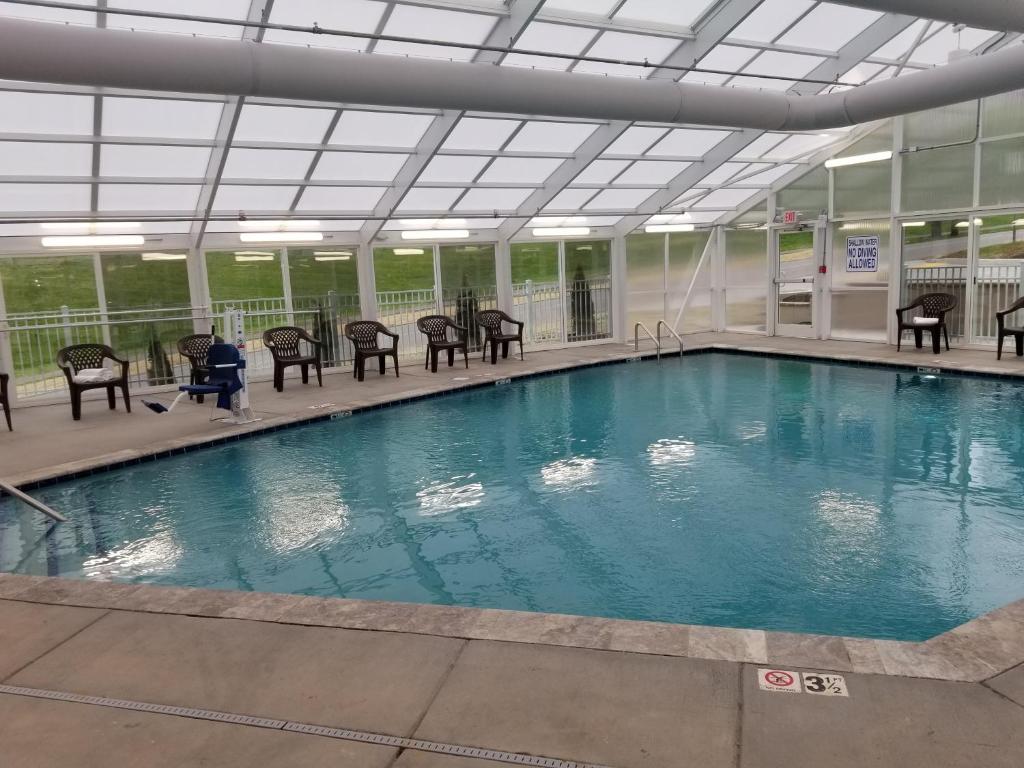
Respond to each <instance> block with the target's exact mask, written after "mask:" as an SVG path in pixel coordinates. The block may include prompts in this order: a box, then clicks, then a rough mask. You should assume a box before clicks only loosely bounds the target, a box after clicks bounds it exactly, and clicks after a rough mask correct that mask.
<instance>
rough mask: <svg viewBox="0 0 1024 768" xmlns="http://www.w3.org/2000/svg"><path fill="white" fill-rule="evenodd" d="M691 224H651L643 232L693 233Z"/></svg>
mask: <svg viewBox="0 0 1024 768" xmlns="http://www.w3.org/2000/svg"><path fill="white" fill-rule="evenodd" d="M693 229H694V227H693V224H651V225H649V226H646V227H644V232H650V233H651V234H655V233H658V232H693Z"/></svg>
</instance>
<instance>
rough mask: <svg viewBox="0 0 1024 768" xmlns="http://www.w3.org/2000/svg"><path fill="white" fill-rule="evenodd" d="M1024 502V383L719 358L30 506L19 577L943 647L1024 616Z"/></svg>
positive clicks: (607, 369)
mask: <svg viewBox="0 0 1024 768" xmlns="http://www.w3.org/2000/svg"><path fill="white" fill-rule="evenodd" d="M346 383H347V382H346ZM1022 490H1024V387H1022V386H1021V385H1020V384H1017V383H1015V382H1014V381H1011V380H1008V379H995V378H980V377H966V376H956V375H932V374H928V373H915V372H904V371H897V370H894V369H882V368H872V367H865V366H849V365H839V364H823V363H810V362H802V361H796V360H781V359H775V358H770V357H759V356H745V355H739V354H724V353H708V354H699V355H692V356H686V357H684V358H682V359H664V360H662V361H661V362H660V363H656V362H653V361H647V362H634V363H627V364H620V365H608V366H600V367H595V368H589V369H585V370H581V371H576V372H571V373H562V374H557V375H548V376H542V377H537V378H531V379H525V380H520V381H516V382H513V383H509V384H504V385H499V386H489V387H485V388H480V389H474V390H471V391H468V392H463V393H459V394H454V395H449V396H444V397H437V398H433V399H429V400H423V401H418V402H414V403H409V404H405V405H399V406H395V407H389V408H383V409H377V410H370V411H364V412H360V413H356V414H354V415H352V416H350V417H345V418H337V419H334V420H331V421H322V422H318V423H316V424H311V425H308V426H302V427H296V428H292V429H287V430H282V431H278V432H274V433H270V434H265V435H262V436H259V437H254V438H251V439H243V440H240V441H237V442H232V443H228V444H224V445H220V446H218V447H214V448H208V449H203V450H197V451H193V452H189V453H187V454H183V455H178V456H174V457H170V458H166V459H160V460H157V461H153V462H148V463H142V464H138V465H135V466H132V467H128V468H124V469H118V470H114V471H110V472H102V473H98V474H95V475H93V476H90V477H87V478H84V479H76V480H73V481H68V482H63V483H59V484H56V485H52V486H48V487H45V488H43V489H40V490H38V491H37V492H36V495H37V496H38V497H39V498H41V499H42V500H44V501H45V502H47V503H49V504H50V505H52V506H53V507H55V508H57V509H59V510H61V511H62V512H64V513H65V514H67V515H68V517H69V518H70V519H71V520H70V522H68V523H66V524H62V525H59V526H57V527H56V528H54V529H53V530H52V531H51V532H50V534H49V535H44V534H45V533H46V525H45V524H44V522H43V521H42V520H41V519H40V518H39V516H37V515H33V514H31V513H30V512H29V511H28V510H27V509H26V508H25V507H23V506H20V505H16V504H15V502H13V501H11V500H10V499H5V500H3V501H0V571H13V572H18V573H31V574H41V575H42V574H49V575H55V576H64V577H69V578H80V579H93V580H114V581H122V582H140V583H152V584H168V585H178V586H195V587H208V588H221V589H239V590H258V591H269V592H287V593H295V594H308V595H321V596H344V597H350V598H363V599H373V600H394V601H407V602H418V603H435V604H444V605H461V606H475V607H488V608H509V609H518V610H528V611H544V612H554V613H568V614H579V615H587V616H604V617H614V618H625V619H643V620H654V621H669V622H681V623H687V624H707V625H717V626H729V627H749V628H760V629H768V630H786V631H797V632H814V633H822V634H835V635H852V636H864V637H876V638H893V639H901V640H923V639H925V638H928V637H931V636H933V635H936V634H938V633H940V632H943V631H945V630H948V629H950V628H952V627H954V626H956V625H958V624H961V623H963V622H965V621H968V620H970V619H972V618H974V617H976V616H978V615H980V614H982V613H985V612H987V611H989V610H992V609H994V608H996V607H998V606H1000V605H1003V604H1005V603H1008V602H1011V601H1013V600H1015V599H1018V598H1020V597H1024V557H1022V553H1024V505H1022V503H1021V498H1022Z"/></svg>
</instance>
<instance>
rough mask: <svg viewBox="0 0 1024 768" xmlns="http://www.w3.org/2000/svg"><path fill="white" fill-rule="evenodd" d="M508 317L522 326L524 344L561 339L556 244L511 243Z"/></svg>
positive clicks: (562, 336)
mask: <svg viewBox="0 0 1024 768" xmlns="http://www.w3.org/2000/svg"><path fill="white" fill-rule="evenodd" d="M510 256H511V262H512V316H513V317H515V318H516V320H521V321H522V322H524V323H526V325H525V327H524V328H523V334H524V336H523V338H524V339H525V340H526V341H527V342H528V343H533V344H545V343H552V342H560V341H562V340H563V338H564V333H565V328H564V322H563V321H564V318H563V316H562V283H561V277H560V273H559V266H558V265H559V257H558V243H551V242H537V243H512V245H511V248H510Z"/></svg>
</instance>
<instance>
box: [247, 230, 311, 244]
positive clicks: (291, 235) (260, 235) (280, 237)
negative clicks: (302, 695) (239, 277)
mask: <svg viewBox="0 0 1024 768" xmlns="http://www.w3.org/2000/svg"><path fill="white" fill-rule="evenodd" d="M238 239H239V240H241V241H242V242H243V243H305V242H311V241H314V242H315V241H319V240H323V239H324V233H323V232H242V233H241V234H240V235H239V236H238Z"/></svg>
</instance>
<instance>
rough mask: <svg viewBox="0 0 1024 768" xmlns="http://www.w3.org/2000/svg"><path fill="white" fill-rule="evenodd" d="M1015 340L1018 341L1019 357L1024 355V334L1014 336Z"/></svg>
mask: <svg viewBox="0 0 1024 768" xmlns="http://www.w3.org/2000/svg"><path fill="white" fill-rule="evenodd" d="M1013 340H1014V341H1015V342H1017V357H1021V356H1024V334H1021V333H1018V334H1017V335H1016V336H1014V337H1013ZM1000 341H1002V339H1000Z"/></svg>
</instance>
